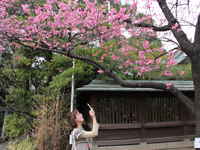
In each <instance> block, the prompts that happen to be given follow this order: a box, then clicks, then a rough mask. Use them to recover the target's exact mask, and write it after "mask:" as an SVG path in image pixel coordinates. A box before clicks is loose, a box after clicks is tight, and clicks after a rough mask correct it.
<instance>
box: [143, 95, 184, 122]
mask: <svg viewBox="0 0 200 150" xmlns="http://www.w3.org/2000/svg"><path fill="white" fill-rule="evenodd" d="M179 112H180V110H179V100H178V99H176V98H147V99H146V100H145V115H146V116H145V119H146V123H148V122H171V121H180V113H179Z"/></svg>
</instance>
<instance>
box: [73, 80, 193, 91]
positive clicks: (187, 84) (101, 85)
mask: <svg viewBox="0 0 200 150" xmlns="http://www.w3.org/2000/svg"><path fill="white" fill-rule="evenodd" d="M126 81H127V82H144V81H145V82H157V83H165V84H167V83H168V82H169V81H155V80H148V81H146V80H126ZM170 83H175V87H176V88H178V89H179V90H180V91H194V85H193V81H170ZM76 90H77V91H162V90H159V89H153V88H127V87H122V86H120V85H118V84H117V83H115V82H114V81H112V80H110V81H103V80H93V81H92V82H91V83H90V84H88V85H84V86H83V87H81V88H77V89H76Z"/></svg>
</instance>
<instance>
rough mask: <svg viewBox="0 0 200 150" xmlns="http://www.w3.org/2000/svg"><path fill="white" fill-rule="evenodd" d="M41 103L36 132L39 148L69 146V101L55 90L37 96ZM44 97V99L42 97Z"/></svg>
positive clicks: (51, 148) (51, 149)
mask: <svg viewBox="0 0 200 150" xmlns="http://www.w3.org/2000/svg"><path fill="white" fill-rule="evenodd" d="M37 98H38V100H39V101H41V104H40V106H39V107H37V116H38V117H37V119H36V120H35V123H36V129H35V134H34V136H33V137H34V139H35V143H36V145H37V148H38V150H47V149H48V150H59V149H66V147H68V142H67V141H68V140H67V138H66V137H68V136H69V135H68V133H67V132H66V131H67V130H68V124H67V117H66V116H67V114H68V113H69V108H70V105H69V102H66V100H65V99H64V96H63V95H61V94H59V93H56V92H53V94H51V95H48V94H47V95H46V96H39V97H37ZM40 98H42V100H41V99H40Z"/></svg>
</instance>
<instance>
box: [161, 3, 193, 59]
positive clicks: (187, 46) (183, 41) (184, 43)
mask: <svg viewBox="0 0 200 150" xmlns="http://www.w3.org/2000/svg"><path fill="white" fill-rule="evenodd" d="M157 2H158V4H159V6H160V8H161V10H162V12H163V13H164V15H165V17H166V19H167V21H168V23H169V26H170V28H171V27H172V25H174V24H175V23H178V27H177V28H180V24H179V22H178V21H177V20H176V19H175V18H174V16H173V14H172V12H171V11H170V9H169V7H168V6H167V3H166V0H157ZM177 28H176V29H172V28H171V31H172V33H173V35H174V37H175V38H176V39H177V41H178V42H179V44H180V46H181V49H182V50H183V51H184V52H185V53H186V54H187V55H188V56H191V48H192V47H193V46H192V43H191V42H190V41H189V39H188V38H187V36H186V34H185V33H184V32H183V31H179V32H178V31H177Z"/></svg>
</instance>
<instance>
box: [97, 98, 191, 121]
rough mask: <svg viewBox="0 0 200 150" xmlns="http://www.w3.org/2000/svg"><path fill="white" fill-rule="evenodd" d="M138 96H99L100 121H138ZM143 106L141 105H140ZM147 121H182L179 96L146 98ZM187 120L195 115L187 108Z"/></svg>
mask: <svg viewBox="0 0 200 150" xmlns="http://www.w3.org/2000/svg"><path fill="white" fill-rule="evenodd" d="M138 102H139V99H138V98H99V99H98V101H97V103H98V105H97V106H98V118H97V119H98V122H99V123H100V124H128V123H138V120H139V118H138V117H139V116H138V109H141V108H139V105H138ZM140 107H141V105H140ZM143 107H144V111H145V123H151V122H173V121H181V117H180V115H181V112H180V101H179V100H178V99H177V98H173V97H171V98H166V97H165V98H164V97H154V98H145V99H144V106H143ZM186 112H187V120H188V121H194V115H193V114H192V113H191V112H190V111H189V110H188V109H187V110H186Z"/></svg>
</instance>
